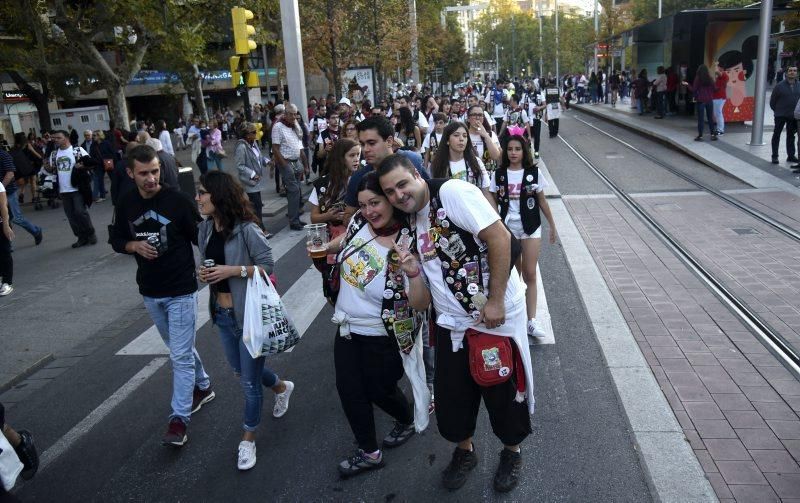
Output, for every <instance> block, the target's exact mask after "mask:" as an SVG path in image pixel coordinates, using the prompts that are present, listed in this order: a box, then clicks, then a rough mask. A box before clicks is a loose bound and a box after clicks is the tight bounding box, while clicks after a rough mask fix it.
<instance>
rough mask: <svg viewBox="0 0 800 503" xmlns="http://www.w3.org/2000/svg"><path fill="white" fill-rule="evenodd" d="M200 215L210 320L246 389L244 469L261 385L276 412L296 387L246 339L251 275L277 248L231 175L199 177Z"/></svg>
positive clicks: (268, 267)
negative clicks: (272, 246) (252, 352)
mask: <svg viewBox="0 0 800 503" xmlns="http://www.w3.org/2000/svg"><path fill="white" fill-rule="evenodd" d="M196 200H197V204H198V207H199V210H200V213H201V214H202V215H203V216H205V217H208V218H206V220H205V221H204V222H202V223H201V224H200V226H199V230H198V245H199V248H200V255H201V258H202V260H203V262H202V263H203V264H205V263H206V260H209V259H210V260H213V261H214V265H213V266H210V267H201V268H200V271H199V276H200V281H203V282H206V283H209V284H210V286H209V288H210V290H211V295H210V297H209V309H210V311H211V319H212V320H213V322H214V324H215V325H216V326H217V328H218V329H219V335H220V339H221V340H222V348H223V350H224V351H225V357H226V358H227V359H228V363H230V365H231V367H233V372H234V373H235V374H236V375H237V376H239V380H240V383H241V386H242V390H243V391H244V403H245V407H244V425H243V429H244V434H243V436H242V441H241V442H240V443H239V461H238V466H239V469H240V470H249V469H250V468H252V467H253V466H255V464H256V444H255V431H256V428H257V427H258V424H259V423H260V422H261V408H262V404H263V400H264V397H263V390H262V389H261V386H262V384H263V385H264V386H267V387H269V388H272V391H274V392H275V394H276V396H275V407H274V409H273V411H272V415H273V416H275V417H281V416H283V415H284V414H285V413H286V411H287V409H288V408H289V397H290V396H291V394H292V390H294V384H293V383H292V382H291V381H282V380H281V379H280V378H278V376H277V375H276V374H275V373H274V372H273V371H272V370H270V369H269V368H267V367H265V366H264V357H263V356H262V357H259V358H252V357H251V356H250V353H249V352H248V351H247V348H246V347H245V345H244V342H243V341H242V326H243V319H244V305H245V299H246V297H247V279H248V278H250V277H252V276H253V274H255V271H256V268H258V269H259V270H260V271H261V274H262V275H266V274H270V273H271V272H272V267H273V265H274V262H273V260H272V250H271V249H270V246H269V243H268V242H267V239H266V237H265V236H264V232H263V231H262V230H261V228H260V227H259V226H258V223H257V222H258V220H257V218H256V216H255V215H254V214H253V212H252V210H251V209H250V205H249V204H248V201H247V198H246V197H245V195H244V191H243V190H242V187H241V186H240V185H239V184H238V183H236V180H234V179H233V177H232V176H230V175H228V174H227V173H223V172H221V171H209V172H208V173H206V174H205V175H202V176H200V187H199V188H198V189H197V197H196Z"/></svg>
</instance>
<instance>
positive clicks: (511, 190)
mask: <svg viewBox="0 0 800 503" xmlns="http://www.w3.org/2000/svg"><path fill="white" fill-rule="evenodd" d="M495 173H497V172H496V171H495V172H494V173H492V182H491V185H490V186H489V192H491V193H492V194H496V193H497V182H496V181H495ZM524 173H525V170H522V169H509V170H508V214H507V215H506V220H505V221H506V223H508V222H509V221H512V220H521V219H522V218H521V217H520V216H519V194H520V192H522V181H523V180H522V175H523V174H524ZM549 186H550V184H549V183H547V179H546V178H545V177H544V175H542V172H541V171H539V183H537V184H536V185H535V186H534V190H535V191H536V192H537V193H539V192H542V191H543V190H544V189H545V188H547V187H549Z"/></svg>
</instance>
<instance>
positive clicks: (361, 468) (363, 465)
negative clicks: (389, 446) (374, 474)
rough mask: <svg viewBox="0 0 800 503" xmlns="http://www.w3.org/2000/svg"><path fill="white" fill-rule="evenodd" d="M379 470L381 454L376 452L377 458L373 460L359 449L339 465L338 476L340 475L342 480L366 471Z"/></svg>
mask: <svg viewBox="0 0 800 503" xmlns="http://www.w3.org/2000/svg"><path fill="white" fill-rule="evenodd" d="M379 468H383V453H382V452H380V451H378V457H377V458H374V459H373V458H371V457H369V456H367V453H365V452H364V451H363V450H362V449H359V450H357V451H356V452H355V454H353V455H352V456H350V457H349V458H347V459H345V460H344V461H342V462H341V463H339V475H341V476H342V478H347V477H352V476H353V475H358V474H359V473H363V472H365V471H368V470H377V469H379Z"/></svg>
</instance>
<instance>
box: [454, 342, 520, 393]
mask: <svg viewBox="0 0 800 503" xmlns="http://www.w3.org/2000/svg"><path fill="white" fill-rule="evenodd" d="M464 337H465V338H466V339H467V345H468V346H469V373H470V374H472V379H473V380H474V381H475V382H476V383H477V384H478V386H484V387H488V386H495V385H497V384H502V383H504V382H506V381H508V380H509V379H510V378H511V375H512V374H513V373H514V348H513V346H512V344H511V338H510V337H503V336H502V335H491V334H487V333H484V332H479V331H478V330H475V329H474V328H470V329H467V331H466V332H465V333H464Z"/></svg>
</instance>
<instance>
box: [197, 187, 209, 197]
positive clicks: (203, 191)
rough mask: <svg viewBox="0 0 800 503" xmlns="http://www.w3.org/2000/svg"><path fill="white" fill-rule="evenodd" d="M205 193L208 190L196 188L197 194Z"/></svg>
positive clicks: (202, 194)
mask: <svg viewBox="0 0 800 503" xmlns="http://www.w3.org/2000/svg"><path fill="white" fill-rule="evenodd" d="M206 194H208V191H207V190H204V189H197V195H198V196H204V195H206Z"/></svg>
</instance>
